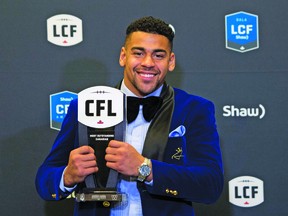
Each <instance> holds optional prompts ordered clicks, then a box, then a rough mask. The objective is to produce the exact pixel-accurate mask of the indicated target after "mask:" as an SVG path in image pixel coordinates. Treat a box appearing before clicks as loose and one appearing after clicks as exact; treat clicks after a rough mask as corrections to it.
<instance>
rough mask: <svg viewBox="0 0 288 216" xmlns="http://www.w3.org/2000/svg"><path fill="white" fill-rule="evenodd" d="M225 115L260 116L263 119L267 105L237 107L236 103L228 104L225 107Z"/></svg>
mask: <svg viewBox="0 0 288 216" xmlns="http://www.w3.org/2000/svg"><path fill="white" fill-rule="evenodd" d="M223 116H224V117H234V116H236V117H259V119H262V118H263V117H264V116H265V107H264V106H263V105H262V104H259V107H256V108H237V107H235V106H234V105H226V106H224V107H223Z"/></svg>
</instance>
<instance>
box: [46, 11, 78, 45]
mask: <svg viewBox="0 0 288 216" xmlns="http://www.w3.org/2000/svg"><path fill="white" fill-rule="evenodd" d="M47 40H48V41H49V42H50V43H52V44H55V45H58V46H65V47H66V46H73V45H76V44H78V43H80V42H82V41H83V30H82V20H81V19H79V18H78V17H75V16H72V15H69V14H60V15H55V16H53V17H50V18H49V19H47Z"/></svg>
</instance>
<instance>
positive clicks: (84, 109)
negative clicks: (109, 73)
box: [78, 86, 125, 128]
mask: <svg viewBox="0 0 288 216" xmlns="http://www.w3.org/2000/svg"><path fill="white" fill-rule="evenodd" d="M124 103H125V95H124V94H123V93H122V92H121V91H120V90H118V89H116V88H111V87H108V86H95V87H91V88H87V89H84V90H83V91H81V92H80V93H79V94H78V121H79V122H80V123H82V124H84V125H86V126H88V127H93V128H108V127H112V126H115V125H117V124H119V123H121V122H122V121H123V120H124V116H125V113H124V112H125V105H124Z"/></svg>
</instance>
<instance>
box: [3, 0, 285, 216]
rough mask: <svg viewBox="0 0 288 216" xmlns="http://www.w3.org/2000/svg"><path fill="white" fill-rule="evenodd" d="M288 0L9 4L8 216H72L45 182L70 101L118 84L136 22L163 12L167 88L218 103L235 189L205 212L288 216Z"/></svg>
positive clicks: (228, 177) (230, 185)
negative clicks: (169, 35) (43, 193)
mask: <svg viewBox="0 0 288 216" xmlns="http://www.w3.org/2000/svg"><path fill="white" fill-rule="evenodd" d="M287 8H288V2H287V1H286V0H278V1H269V0H267V1H263V0H254V1H228V0H217V1H208V0H201V1H200V0H197V1H190V0H189V1H188V0H183V1H160V0H159V1H151V0H145V1H142V0H141V1H132V0H123V1H104V0H102V1H100V0H99V1H95V0H93V1H92V0H86V1H68V0H62V1H54V0H50V1H36V0H30V1H16V0H9V1H8V0H4V1H1V6H0V21H1V25H0V82H1V85H0V95H1V106H0V110H1V112H0V115H1V120H0V188H1V196H0V211H1V212H0V215H5V216H9V215H13V216H15V215H27V216H39V215H44V216H52V215H53V216H57V215H71V214H72V209H73V202H74V199H73V197H69V198H68V199H66V200H64V201H61V202H46V201H43V200H41V198H40V197H39V196H38V195H37V193H36V190H35V186H34V178H35V174H36V171H37V168H38V166H39V165H40V164H41V163H42V161H43V160H44V158H45V157H46V155H47V154H48V152H49V150H50V148H51V146H52V144H53V141H54V139H55V137H56V135H57V133H58V130H59V127H60V126H61V122H62V120H63V118H64V117H65V114H66V112H67V108H68V106H69V103H70V101H71V100H72V99H73V98H75V97H77V93H78V92H80V91H81V90H83V89H85V88H87V87H91V86H96V85H107V86H114V85H115V84H116V83H117V82H118V81H119V80H120V79H121V78H122V73H123V71H122V68H121V67H120V66H119V64H118V56H119V53H120V48H121V46H122V44H123V41H124V37H125V29H126V27H127V25H128V24H129V23H130V22H131V21H132V20H134V19H136V18H139V17H142V16H148V15H152V16H154V17H158V18H162V19H164V20H166V21H167V22H169V23H171V24H172V25H173V26H174V28H175V31H176V37H175V42H174V51H175V53H176V57H177V67H176V69H175V71H174V72H173V73H170V74H169V75H168V82H169V83H170V84H171V85H173V86H175V87H178V88H182V89H184V90H186V91H187V92H189V93H191V94H196V95H200V96H203V97H206V98H208V99H210V100H212V101H213V102H214V103H215V106H216V118H217V123H218V129H219V133H220V138H221V147H222V152H223V161H224V168H225V188H224V191H223V194H222V196H221V197H220V199H219V200H218V201H217V202H216V203H215V204H213V205H209V206H207V205H203V204H196V203H195V209H196V213H197V215H199V216H243V215H245V216H259V215H261V216H266V215H267V216H268V215H269V216H270V215H273V216H285V215H288V208H287V194H288V187H287V182H288V169H287V167H288V142H287V141H288V133H287V129H288V123H287V122H288V114H287V111H288V109H287V105H288V102H287V88H288V87H287V82H288V74H287V73H288V28H287V23H288V16H287Z"/></svg>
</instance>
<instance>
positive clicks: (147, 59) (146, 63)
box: [142, 55, 155, 67]
mask: <svg viewBox="0 0 288 216" xmlns="http://www.w3.org/2000/svg"><path fill="white" fill-rule="evenodd" d="M154 65H155V63H154V59H153V57H152V56H150V55H146V56H145V57H144V58H143V61H142V66H145V67H153V66H154Z"/></svg>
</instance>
